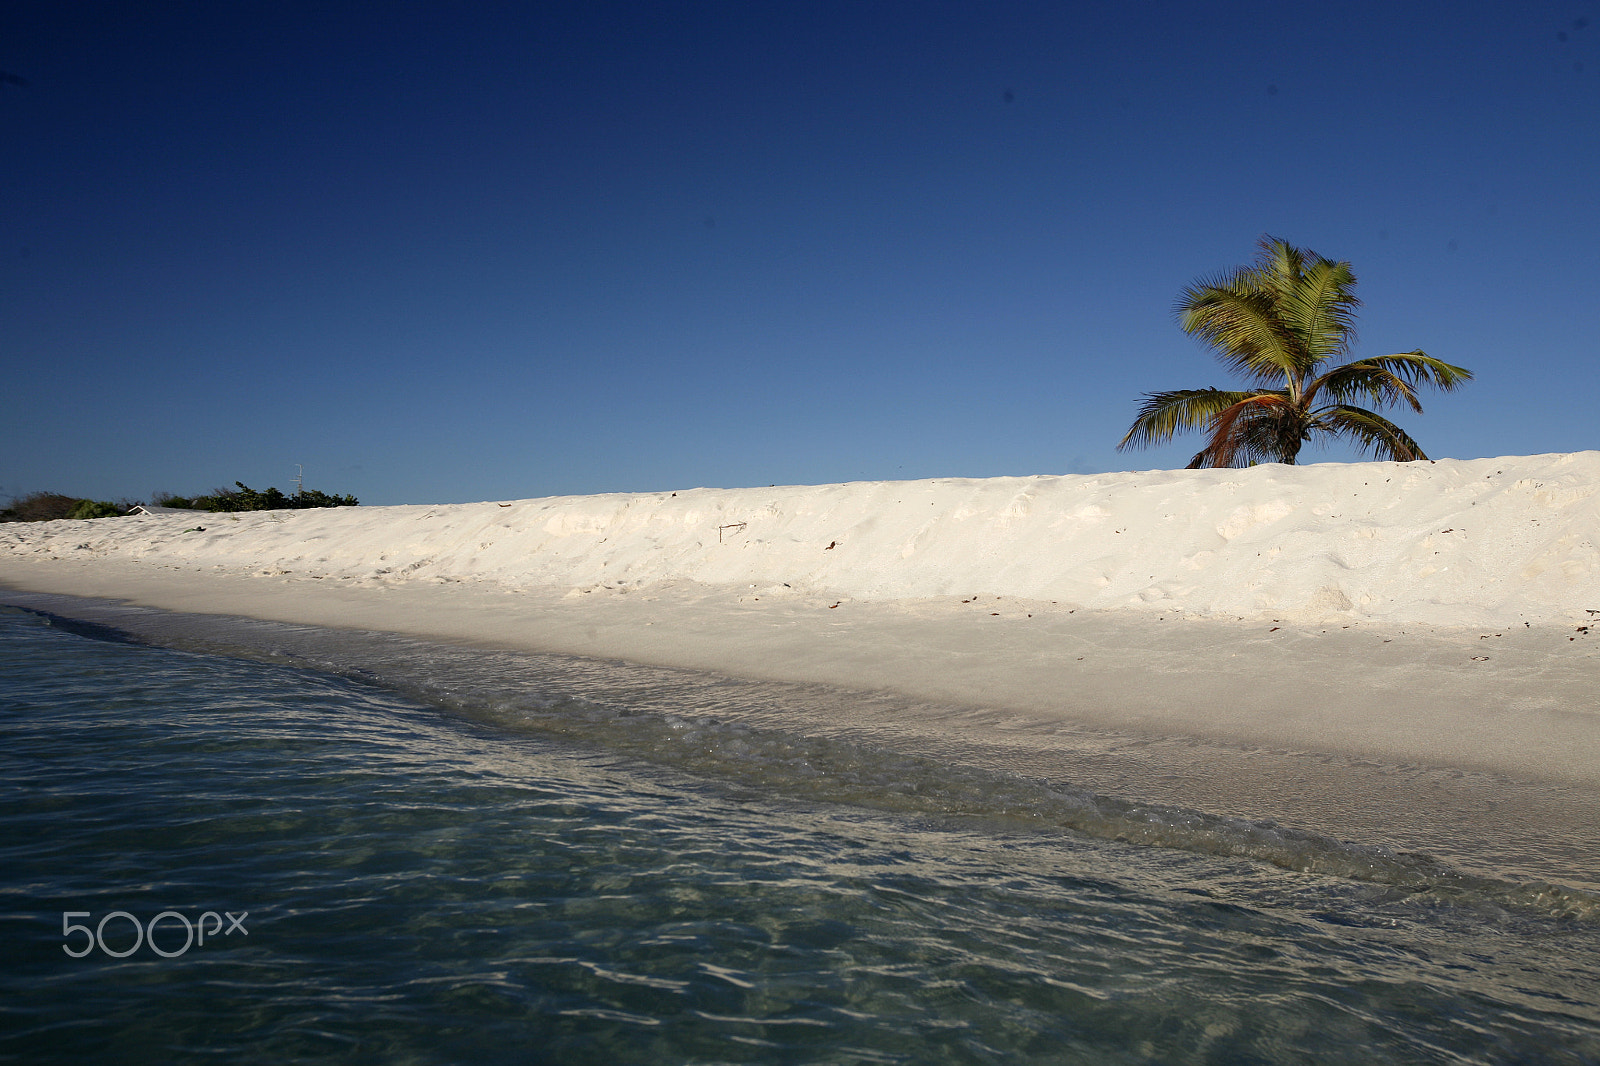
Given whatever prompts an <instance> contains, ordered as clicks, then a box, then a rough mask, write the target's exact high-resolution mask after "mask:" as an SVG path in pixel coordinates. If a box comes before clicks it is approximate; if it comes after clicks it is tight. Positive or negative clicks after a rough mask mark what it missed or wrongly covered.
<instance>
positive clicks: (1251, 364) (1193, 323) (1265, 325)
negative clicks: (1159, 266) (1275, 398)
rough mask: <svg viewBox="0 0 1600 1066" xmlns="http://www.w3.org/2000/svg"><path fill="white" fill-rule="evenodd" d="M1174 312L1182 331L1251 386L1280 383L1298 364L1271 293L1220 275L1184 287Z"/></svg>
mask: <svg viewBox="0 0 1600 1066" xmlns="http://www.w3.org/2000/svg"><path fill="white" fill-rule="evenodd" d="M1177 312H1178V324H1179V325H1180V326H1181V327H1183V330H1184V332H1186V333H1192V334H1194V335H1195V336H1197V337H1199V338H1200V339H1201V340H1203V341H1205V342H1206V344H1208V345H1209V346H1210V347H1211V349H1212V352H1213V353H1214V354H1215V355H1216V357H1217V358H1218V359H1219V360H1221V362H1222V364H1223V365H1224V366H1226V367H1227V368H1228V369H1230V370H1232V371H1233V372H1234V373H1236V374H1239V375H1241V376H1243V377H1245V378H1246V379H1248V380H1249V381H1250V382H1251V383H1252V384H1257V385H1274V384H1279V383H1281V382H1282V381H1283V380H1284V379H1285V378H1286V377H1288V376H1289V375H1291V374H1293V373H1294V371H1295V369H1296V367H1298V366H1299V363H1300V360H1299V359H1298V358H1297V357H1296V355H1295V343H1294V338H1293V337H1291V336H1290V335H1289V333H1288V332H1287V331H1286V330H1285V329H1284V327H1283V322H1282V321H1281V319H1280V318H1279V316H1278V315H1277V313H1276V308H1275V305H1274V302H1273V298H1272V296H1271V295H1270V294H1269V293H1266V292H1262V291H1260V290H1259V289H1248V288H1243V287H1235V286H1234V285H1232V284H1231V283H1230V280H1229V279H1218V283H1212V284H1203V285H1195V286H1191V287H1189V288H1187V289H1185V290H1184V291H1183V294H1182V296H1181V297H1180V298H1179V301H1178V306H1177Z"/></svg>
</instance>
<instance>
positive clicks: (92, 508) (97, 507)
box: [67, 500, 127, 518]
mask: <svg viewBox="0 0 1600 1066" xmlns="http://www.w3.org/2000/svg"><path fill="white" fill-rule="evenodd" d="M126 513H127V510H126V509H125V508H121V507H118V506H117V505H116V504H114V503H112V502H111V501H110V500H79V501H78V505H77V506H76V507H74V508H73V509H72V513H71V514H69V515H67V517H68V518H115V517H116V516H117V515H120V514H126Z"/></svg>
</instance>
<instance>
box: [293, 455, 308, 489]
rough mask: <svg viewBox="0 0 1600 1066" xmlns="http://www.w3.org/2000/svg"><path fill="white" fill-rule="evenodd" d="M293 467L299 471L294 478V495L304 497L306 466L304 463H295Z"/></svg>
mask: <svg viewBox="0 0 1600 1066" xmlns="http://www.w3.org/2000/svg"><path fill="white" fill-rule="evenodd" d="M294 465H295V467H296V469H298V470H299V471H300V472H299V473H298V474H296V475H295V476H294V494H295V495H296V496H304V495H305V494H306V485H305V481H306V466H305V464H304V463H296V464H294Z"/></svg>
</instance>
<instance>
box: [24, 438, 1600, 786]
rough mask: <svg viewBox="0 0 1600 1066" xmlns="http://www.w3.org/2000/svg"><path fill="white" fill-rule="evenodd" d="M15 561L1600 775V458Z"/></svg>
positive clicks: (290, 605) (1077, 719) (1086, 719)
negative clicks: (1595, 627)
mask: <svg viewBox="0 0 1600 1066" xmlns="http://www.w3.org/2000/svg"><path fill="white" fill-rule="evenodd" d="M0 582H3V583H4V584H6V585H9V586H10V587H11V588H13V589H16V590H32V591H34V592H43V593H62V594H70V595H78V596H98V597H106V598H111V599H120V600H127V601H131V602H134V603H140V604H145V605H149V606H154V607H161V608H166V609H169V610H177V611H188V612H206V613H214V614H235V615H247V616H252V617H258V618H266V619H275V620H280V621H289V622H304V623H311V624H318V625H339V626H354V627H362V628H367V629H374V630H389V631H399V632H408V633H414V634H424V635H429V636H436V637H442V638H447V639H459V640H471V641H479V642H490V643H496V644H501V645H505V646H511V647H517V648H526V649H533V650H539V651H551V652H559V653H564V654H578V655H590V656H603V657H612V658H621V659H628V660H632V661H636V662H642V663H650V664H656V665H666V666H677V667H685V668H691V669H700V670H713V671H719V672H722V673H726V674H729V675H735V676H745V677H753V678H763V679H770V680H779V681H804V682H820V683H826V684H830V685H838V686H845V687H848V688H854V689H881V690H889V691H893V692H897V693H900V694H904V695H908V696H911V697H914V698H917V699H924V700H929V701H934V702H936V703H938V704H939V705H940V706H946V707H960V708H968V709H975V711H982V712H983V714H989V715H991V717H989V718H984V717H983V716H982V714H980V715H979V717H978V718H969V719H967V722H968V726H970V727H971V728H974V729H981V730H985V731H988V732H990V733H992V731H993V728H995V727H994V725H993V723H994V722H995V721H998V719H995V718H993V717H992V715H995V714H999V715H1003V716H1009V717H1007V718H1006V719H1005V720H1006V722H1007V724H1006V725H1005V727H1004V728H1005V729H1006V730H1007V731H1008V733H1007V735H1008V736H1010V737H1012V738H1013V739H1016V738H1019V737H1022V736H1024V735H1025V734H1027V735H1032V736H1034V737H1035V738H1036V739H1037V738H1041V737H1043V736H1045V735H1046V733H1048V732H1049V731H1050V730H1052V729H1055V728H1057V727H1058V726H1062V725H1063V724H1076V725H1088V726H1091V727H1094V728H1109V729H1116V730H1124V731H1130V730H1131V731H1138V732H1142V733H1147V734H1159V735H1181V736H1187V737H1203V738H1208V739H1209V740H1213V741H1218V742H1225V743H1228V744H1233V745H1236V746H1237V745H1258V746H1260V745H1268V746H1273V747H1276V748H1284V749H1292V750H1295V751H1323V752H1329V751H1332V752H1343V753H1347V754H1354V755H1359V756H1362V757H1365V756H1369V755H1370V756H1376V757H1379V758H1383V759H1387V760H1414V761H1419V762H1422V763H1428V764H1438V765H1449V766H1456V767H1479V768H1487V769H1491V770H1495V771H1503V772H1508V773H1516V774H1520V775H1523V776H1525V777H1526V776H1538V777H1543V778H1552V779H1556V780H1560V781H1568V782H1580V783H1584V785H1585V787H1590V788H1594V787H1596V786H1600V697H1597V696H1596V695H1595V694H1596V693H1597V692H1600V636H1595V637H1593V638H1591V636H1590V623H1591V622H1600V452H1581V453H1575V454H1566V455H1540V456H1528V457H1511V458H1501V459H1481V460H1472V461H1450V460H1440V461H1438V462H1422V463H1410V464H1396V463H1362V464H1320V465H1313V466H1305V467H1284V466H1263V467H1255V468H1252V469H1248V470H1222V471H1144V472H1134V473H1116V474H1102V475H1093V476H1061V477H1015V478H990V479H982V480H968V479H935V480H928V481H913V482H863V483H856V484H845V485H821V486H802V487H773V488H756V489H680V490H677V491H675V492H674V491H662V492H654V493H631V494H611V495H599V496H579V497H561V498H550V499H537V500H519V501H509V502H499V501H490V502H484V503H473V504H459V505H449V506H432V507H429V506H405V507H361V508H342V509H336V510H313V511H300V512H292V511H285V512H263V513H253V514H242V515H224V514H205V515H193V514H191V515H157V516H150V517H130V518H116V519H101V520H97V521H90V522H83V521H79V522H53V523H41V524H27V525H9V526H0ZM1597 632H1600V631H1597ZM963 713H965V712H963ZM980 721H982V722H988V723H989V724H988V725H982V726H979V725H974V724H973V723H977V722H980ZM930 728H931V726H930ZM963 728H966V727H965V726H964V727H963ZM1029 731H1032V732H1031V734H1030V732H1029ZM1019 742H1020V741H1019ZM1274 787H1276V786H1274ZM1179 798H1192V797H1179Z"/></svg>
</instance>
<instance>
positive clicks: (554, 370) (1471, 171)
mask: <svg viewBox="0 0 1600 1066" xmlns="http://www.w3.org/2000/svg"><path fill="white" fill-rule="evenodd" d="M0 71H4V72H5V73H6V74H8V75H12V76H14V78H15V79H21V80H22V81H25V82H26V84H18V83H17V81H16V80H14V79H12V78H8V79H6V81H5V83H4V84H0V144H3V145H4V149H5V151H4V158H5V165H4V166H3V168H0V369H3V371H4V375H5V383H6V385H5V390H6V392H5V394H6V396H7V399H8V401H9V402H8V403H7V404H6V412H5V416H4V418H3V419H0V495H12V494H22V493H26V492H29V491H34V490H40V489H49V490H54V491H61V492H67V493H71V494H74V495H91V496H96V497H102V498H114V497H119V496H128V497H135V498H138V497H144V496H148V495H149V494H150V493H152V492H153V491H155V490H170V491H174V492H179V493H192V492H201V491H206V490H209V489H211V488H212V487H215V486H222V485H228V484H230V483H231V482H232V481H234V480H235V479H242V480H244V481H245V482H247V483H249V484H251V485H252V486H255V487H258V488H259V487H265V486H266V485H268V484H274V485H278V486H279V487H289V484H290V482H291V480H292V478H293V476H294V473H295V464H296V463H301V464H304V465H305V468H306V485H307V487H314V488H320V489H323V490H325V491H330V492H340V493H345V492H350V493H354V494H356V495H358V496H359V497H361V499H362V501H363V502H365V503H433V502H453V501H465V500H476V499H509V498H518V497H528V496H542V495H550V494H565V493H588V492H606V491H615V490H629V491H631V490H652V489H667V488H684V487H690V486H695V485H721V486H739V485H765V484H771V483H778V484H784V483H820V482H834V481H848V480H859V479H878V478H921V477H937V476H949V475H963V476H991V475H1001V474H1034V473H1074V472H1076V473H1086V472H1096V471H1103V470H1125V469H1143V468H1151V467H1173V466H1182V465H1183V464H1184V463H1185V462H1186V461H1187V459H1188V457H1189V456H1190V455H1191V454H1192V453H1193V452H1194V451H1195V450H1196V449H1197V448H1198V446H1199V443H1200V442H1199V440H1198V439H1196V438H1186V439H1180V440H1179V441H1178V442H1177V443H1175V444H1174V445H1172V446H1171V447H1167V448H1161V449H1152V450H1147V451H1142V452H1129V453H1118V452H1116V451H1115V445H1116V442H1117V441H1118V440H1119V439H1120V438H1121V436H1122V434H1123V432H1124V431H1125V430H1126V429H1127V427H1128V424H1129V422H1130V421H1131V419H1132V417H1133V414H1134V410H1135V404H1136V402H1137V400H1138V398H1139V395H1140V393H1142V392H1145V391H1148V390H1155V389H1164V388H1179V387H1200V386H1205V385H1218V386H1228V385H1230V384H1231V383H1232V382H1231V379H1229V378H1228V377H1227V375H1226V374H1225V372H1224V371H1223V370H1222V368H1221V367H1220V366H1219V365H1218V364H1217V363H1215V362H1214V361H1213V360H1212V359H1211V357H1210V356H1209V355H1208V354H1206V353H1205V352H1204V351H1203V350H1202V349H1201V348H1200V347H1199V346H1198V345H1197V344H1196V343H1195V342H1194V341H1193V340H1191V339H1190V338H1188V337H1186V336H1185V335H1184V334H1183V333H1182V332H1181V331H1180V330H1179V329H1178V328H1177V326H1176V325H1175V323H1174V319H1173V314H1172V305H1173V302H1174V299H1175V298H1176V296H1177V294H1178V292H1179V290H1180V289H1181V288H1182V287H1183V286H1184V285H1186V284H1188V283H1189V282H1191V281H1193V280H1195V279H1196V278H1198V277H1201V276H1203V275H1211V274H1214V273H1216V272H1218V271H1220V270H1223V269H1225V268H1230V267H1233V266H1237V265H1239V264H1242V263H1245V262H1247V261H1248V260H1250V259H1251V258H1252V256H1253V254H1254V251H1255V242H1256V241H1257V239H1258V238H1259V237H1260V236H1261V235H1262V234H1273V235H1276V236H1281V237H1283V238H1285V239H1288V240H1290V241H1292V242H1294V243H1296V244H1299V245H1302V246H1306V247H1309V248H1312V249H1314V250H1315V251H1317V252H1319V253H1321V254H1323V255H1327V256H1330V257H1332V258H1336V259H1348V260H1350V261H1351V262H1352V263H1353V265H1354V267H1355V270H1356V273H1357V275H1358V277H1359V278H1360V285H1359V287H1358V290H1357V291H1358V292H1359V294H1360V295H1361V297H1362V298H1363V300H1364V301H1365V305H1366V306H1365V308H1364V309H1363V312H1362V316H1361V319H1360V327H1361V341H1360V344H1359V346H1358V348H1357V353H1358V354H1369V355H1370V354H1385V353H1388V352H1393V351H1409V350H1411V349H1413V348H1419V347H1420V348H1423V349H1425V350H1426V351H1428V352H1429V353H1430V354H1432V355H1437V356H1439V357H1441V358H1444V359H1446V360H1448V361H1450V362H1453V363H1456V364H1459V365H1463V366H1466V367H1468V368H1470V369H1472V370H1473V371H1475V372H1476V374H1477V380H1476V381H1475V382H1474V383H1472V384H1471V385H1469V386H1467V388H1466V390H1465V391H1464V392H1462V393H1458V394H1456V395H1451V396H1444V395H1438V394H1433V395H1431V396H1430V397H1428V398H1425V403H1426V406H1427V413H1426V414H1425V415H1423V416H1420V417H1419V416H1415V415H1410V414H1407V415H1405V416H1403V417H1401V416H1397V419H1398V420H1399V421H1400V422H1401V424H1402V425H1404V426H1405V427H1406V428H1407V429H1409V430H1410V431H1411V432H1412V434H1413V436H1415V437H1416V438H1417V439H1418V440H1419V441H1420V442H1421V443H1422V445H1423V447H1424V448H1426V449H1427V450H1428V451H1429V452H1430V454H1432V455H1434V456H1435V457H1445V456H1449V457H1458V458H1470V457H1476V456H1486V455H1503V454H1529V453H1538V452H1551V451H1572V450H1578V449H1586V448H1595V447H1600V415H1597V411H1600V359H1597V356H1600V351H1597V344H1596V339H1595V338H1596V330H1595V327H1594V319H1595V312H1596V309H1597V307H1600V296H1597V289H1600V3H1597V2H1596V0H1558V2H1545V0H1533V2H1518V3H1510V2H1507V3H1498V4H1472V3H1461V2H1449V3H1405V4H1397V3H1393V2H1392V0H1385V2H1377V3H1364V2H1356V3H1347V4H1342V5H1301V4H1284V3H1281V2H1276V0H1274V2H1270V3H1241V4H1228V3H1218V4H1188V3H1176V2H1164V0H1143V2H1138V0H1135V2H1129V3H1118V4H1071V3H1059V2H1058V3H1010V2H1006V0H995V2H986V3H975V2H974V3H936V2H924V3H893V2H877V3H861V2H859V0H857V2H849V3H806V4H798V3H796V4H778V3H752V2H750V0H740V2H734V3H720V2H684V3H673V4H667V3H662V4H647V3H607V2H604V0H580V2H572V3H507V4H490V3H459V2H456V3H444V2H403V0H392V2H390V3H386V4H381V5H378V4H371V3H359V4H358V3H348V2H340V0H333V2H329V3H316V4H312V3H301V2H296V0H287V2H285V0H276V2H272V3H258V2H251V0H228V2H227V3H215V2H212V0H205V2H198V3H176V2H175V3H138V2H131V0H124V2H119V3H80V2H73V3H63V2H62V0H47V2H33V0H11V2H10V3H8V4H6V5H5V6H4V9H3V11H0ZM1345 458H1349V456H1348V455H1347V454H1345V453H1340V452H1326V453H1318V452H1315V451H1308V452H1306V453H1303V454H1302V461H1309V462H1314V461H1322V460H1326V459H1345Z"/></svg>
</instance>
